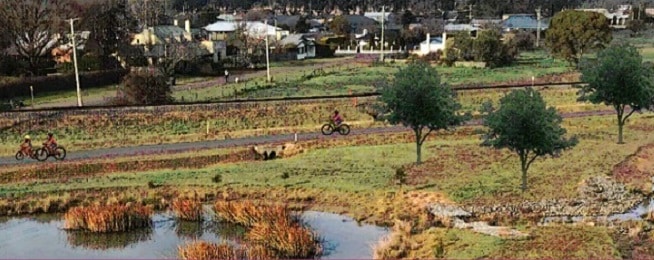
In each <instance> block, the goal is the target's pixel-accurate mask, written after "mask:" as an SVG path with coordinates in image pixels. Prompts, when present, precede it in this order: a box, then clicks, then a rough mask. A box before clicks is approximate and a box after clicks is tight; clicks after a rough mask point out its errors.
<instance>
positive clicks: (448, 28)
mask: <svg viewBox="0 0 654 260" xmlns="http://www.w3.org/2000/svg"><path fill="white" fill-rule="evenodd" d="M443 29H444V31H445V32H468V33H469V34H470V37H472V38H475V37H477V32H478V31H480V30H481V28H479V27H477V26H475V25H471V24H452V23H450V24H446V25H445V26H444V28H443Z"/></svg>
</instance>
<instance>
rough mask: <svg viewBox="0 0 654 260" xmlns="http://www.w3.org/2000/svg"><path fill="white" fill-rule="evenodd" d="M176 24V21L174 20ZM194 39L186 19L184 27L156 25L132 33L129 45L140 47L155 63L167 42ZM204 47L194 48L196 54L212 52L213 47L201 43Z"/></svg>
mask: <svg viewBox="0 0 654 260" xmlns="http://www.w3.org/2000/svg"><path fill="white" fill-rule="evenodd" d="M175 24H177V22H175ZM192 41H195V39H194V37H193V34H192V30H191V22H190V21H189V20H186V21H185V23H184V28H181V27H179V26H175V25H158V26H153V27H149V28H147V29H144V30H143V31H142V32H140V33H137V34H135V35H133V37H132V42H131V45H133V46H137V47H140V49H141V50H142V51H143V54H144V55H145V56H146V57H147V58H148V62H149V63H150V64H154V63H156V61H157V60H160V59H161V58H162V57H164V56H165V55H166V53H167V48H168V45H167V43H182V44H183V43H187V42H192ZM201 46H204V48H201V49H195V51H197V52H198V53H196V55H197V56H204V55H208V54H212V53H214V50H213V49H210V48H208V47H207V46H205V45H203V44H201Z"/></svg>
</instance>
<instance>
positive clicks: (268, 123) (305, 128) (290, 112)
mask: <svg viewBox="0 0 654 260" xmlns="http://www.w3.org/2000/svg"><path fill="white" fill-rule="evenodd" d="M507 92H508V90H507V91H497V90H478V91H466V92H461V93H460V94H459V97H458V98H459V100H460V102H461V104H462V105H463V111H473V112H474V111H477V110H478V109H479V108H480V107H481V104H482V103H484V102H485V101H487V100H489V101H492V102H495V103H496V102H498V101H499V99H500V98H501V97H502V96H503V95H504V94H505V93H507ZM541 92H542V94H543V97H544V98H545V100H546V101H547V102H548V104H549V105H551V106H554V107H556V108H557V109H558V110H559V111H560V112H562V113H566V112H577V111H592V110H606V109H608V108H607V107H605V106H603V105H592V104H588V103H578V102H576V95H575V93H576V90H575V89H571V88H549V89H542V90H541ZM367 100H372V99H359V100H358V102H359V103H362V102H367ZM334 109H338V110H339V111H340V112H341V113H342V114H343V116H344V117H345V119H346V120H347V121H348V123H349V124H351V125H353V126H354V127H357V128H358V127H368V126H373V125H374V126H381V123H375V122H373V121H372V117H370V116H369V115H367V114H366V113H365V111H364V110H362V109H358V108H356V107H354V104H353V101H352V100H351V99H341V100H335V101H316V102H311V103H293V102H277V103H266V104H243V105H221V106H217V107H216V108H213V109H209V110H207V109H205V108H202V107H199V108H196V109H192V110H189V109H184V110H174V109H173V110H170V111H160V112H157V111H156V110H155V111H154V113H153V111H150V110H147V111H141V112H129V113H127V112H125V113H104V112H101V113H92V114H84V115H64V116H62V117H58V118H52V119H43V120H31V121H28V122H26V123H23V124H21V125H20V126H17V127H12V128H10V129H7V130H4V131H2V132H0V140H2V144H0V156H2V155H4V156H10V155H13V154H14V153H15V152H16V151H17V148H16V147H17V145H18V144H19V143H20V140H21V138H22V136H23V135H25V134H29V135H31V136H34V137H35V138H37V139H38V138H41V137H43V136H45V134H46V133H47V132H48V131H52V132H53V133H54V134H55V135H56V136H57V140H58V141H59V142H60V143H61V144H62V145H65V146H66V147H67V149H69V150H70V151H79V150H88V149H95V148H101V147H117V146H134V145H142V144H157V143H174V142H188V141H202V140H216V139H225V138H238V137H247V136H256V135H268V134H280V133H293V132H315V131H318V129H319V127H320V126H321V125H322V124H324V123H325V122H326V121H327V118H328V116H329V115H330V114H331V113H332V112H333V110H334ZM13 122H14V120H13V119H11V118H4V119H0V127H2V126H5V125H11V124H13ZM207 123H209V124H210V127H209V135H207V127H206V124H207Z"/></svg>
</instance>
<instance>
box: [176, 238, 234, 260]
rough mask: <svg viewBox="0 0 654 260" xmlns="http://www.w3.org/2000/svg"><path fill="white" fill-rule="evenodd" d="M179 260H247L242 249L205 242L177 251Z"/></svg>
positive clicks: (183, 247) (182, 247)
mask: <svg viewBox="0 0 654 260" xmlns="http://www.w3.org/2000/svg"><path fill="white" fill-rule="evenodd" d="M178 254H179V258H180V259H184V260H214V259H224V260H241V259H247V258H246V255H245V251H244V250H243V249H237V248H235V247H234V246H232V245H229V244H226V243H222V244H214V243H208V242H205V241H196V242H193V243H190V244H187V245H185V246H180V247H179V249H178Z"/></svg>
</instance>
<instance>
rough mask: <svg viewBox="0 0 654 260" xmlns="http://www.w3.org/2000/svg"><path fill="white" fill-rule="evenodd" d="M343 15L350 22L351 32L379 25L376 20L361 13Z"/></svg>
mask: <svg viewBox="0 0 654 260" xmlns="http://www.w3.org/2000/svg"><path fill="white" fill-rule="evenodd" d="M344 17H345V19H346V20H347V22H348V23H349V24H350V28H351V30H350V31H351V32H353V33H358V32H361V31H363V29H368V28H377V26H379V25H378V24H379V23H378V22H377V21H375V20H374V19H371V18H368V17H365V16H363V15H344Z"/></svg>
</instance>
